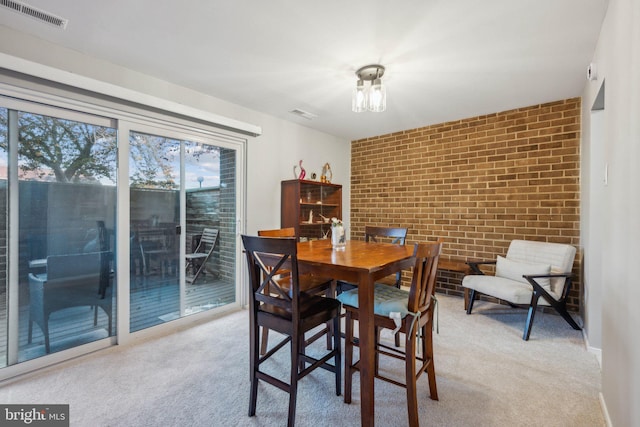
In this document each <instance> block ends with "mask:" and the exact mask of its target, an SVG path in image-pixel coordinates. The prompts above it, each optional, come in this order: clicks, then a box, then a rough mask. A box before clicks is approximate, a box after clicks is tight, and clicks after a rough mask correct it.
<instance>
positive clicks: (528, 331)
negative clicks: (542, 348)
mask: <svg viewBox="0 0 640 427" xmlns="http://www.w3.org/2000/svg"><path fill="white" fill-rule="evenodd" d="M538 298H539V297H538V296H537V295H536V294H535V292H534V294H533V297H532V298H531V305H530V306H529V313H528V314H527V323H526V324H525V325H524V334H523V335H522V339H523V340H525V341H529V335H531V327H532V326H533V318H534V317H535V315H536V308H537V307H538Z"/></svg>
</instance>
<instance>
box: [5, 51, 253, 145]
mask: <svg viewBox="0 0 640 427" xmlns="http://www.w3.org/2000/svg"><path fill="white" fill-rule="evenodd" d="M0 64H2V67H3V68H7V69H9V70H12V71H16V72H19V73H23V74H28V75H31V76H34V77H39V78H42V79H46V80H52V81H55V82H57V83H62V84H65V85H69V86H73V87H77V88H79V89H85V90H89V91H92V92H97V93H101V94H103V95H109V96H113V97H116V98H120V99H124V100H126V101H131V102H135V103H139V104H143V105H147V106H152V107H155V108H160V109H163V110H167V111H172V112H175V113H178V114H182V115H185V116H188V117H193V118H196V119H200V120H204V121H207V122H209V123H212V124H215V125H218V126H222V127H225V128H228V129H234V130H237V131H240V132H242V133H245V134H249V135H252V136H259V135H261V134H262V128H261V127H260V126H256V125H252V124H250V123H245V122H241V121H239V120H235V119H230V118H228V117H223V116H219V115H217V114H214V113H209V112H207V111H203V110H200V109H197V108H193V107H188V106H186V105H183V104H179V103H177V102H174V101H170V100H167V99H163V98H159V97H156V96H153V95H148V94H145V93H142V92H138V91H135V90H132V89H127V88H124V87H121V86H117V85H115V84H111V83H107V82H103V81H101V80H96V79H93V78H90V77H85V76H81V75H78V74H74V73H72V72H70V71H64V70H60V69H58V68H54V67H50V66H48V65H44V64H39V63H37V62H33V61H28V60H26V59H23V58H18V57H15V56H12V55H8V54H6V53H3V52H0Z"/></svg>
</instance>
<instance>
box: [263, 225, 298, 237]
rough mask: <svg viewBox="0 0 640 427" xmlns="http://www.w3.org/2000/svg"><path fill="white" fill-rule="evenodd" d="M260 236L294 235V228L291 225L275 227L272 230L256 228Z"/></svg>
mask: <svg viewBox="0 0 640 427" xmlns="http://www.w3.org/2000/svg"><path fill="white" fill-rule="evenodd" d="M258 236H261V237H296V229H295V228H293V227H288V228H276V229H274V230H258Z"/></svg>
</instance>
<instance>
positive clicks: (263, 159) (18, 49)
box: [0, 26, 351, 233]
mask: <svg viewBox="0 0 640 427" xmlns="http://www.w3.org/2000/svg"><path fill="white" fill-rule="evenodd" d="M0 53H4V54H7V55H10V56H11V57H13V58H21V59H25V60H27V61H31V62H34V63H38V64H42V65H46V66H48V67H53V68H54V70H52V73H51V76H50V78H53V77H54V75H55V74H57V73H56V72H55V71H58V70H62V71H64V72H67V73H73V74H74V75H77V76H79V77H80V76H82V77H89V78H90V79H93V80H95V81H97V82H106V83H109V84H113V85H116V86H117V87H118V88H124V89H126V90H132V91H135V92H137V93H142V94H143V95H148V96H149V102H150V103H151V104H152V105H153V102H154V99H157V98H159V99H162V100H168V101H172V102H174V103H178V104H180V105H183V106H186V107H189V108H193V109H196V110H199V111H203V112H208V113H212V114H215V115H219V116H224V117H226V118H230V119H233V120H237V121H242V122H246V123H249V124H252V125H257V126H260V127H262V135H261V136H259V137H256V138H253V137H249V138H248V139H249V141H248V149H247V164H246V167H247V193H248V194H247V198H248V200H247V218H246V227H247V232H248V233H255V232H256V231H257V230H258V229H260V228H276V227H279V226H280V181H281V180H284V179H291V178H293V165H294V164H297V163H298V161H299V160H300V159H303V160H304V163H303V166H304V167H305V169H306V170H307V172H308V173H309V174H310V173H311V172H312V171H315V172H316V173H318V176H319V174H320V171H321V169H322V165H324V163H326V162H329V163H330V164H331V169H332V171H333V182H334V183H336V184H342V185H343V201H342V203H343V216H344V217H345V218H348V217H349V199H350V191H349V179H350V176H351V169H350V164H351V144H350V141H348V140H344V139H341V138H337V137H334V136H332V135H328V134H325V133H322V132H318V131H315V130H312V129H310V128H307V127H304V126H300V125H298V124H295V123H292V122H287V121H285V120H281V119H278V118H275V117H273V116H268V115H265V114H262V113H259V112H257V111H253V110H250V109H247V108H244V107H242V106H239V105H235V104H231V103H229V102H226V101H223V100H220V99H217V98H213V97H209V96H205V95H202V94H201V93H199V92H196V91H193V90H190V89H187V88H184V87H181V86H178V85H175V84H172V83H169V82H166V81H162V80H159V79H156V78H153V77H150V76H147V75H144V74H141V73H138V72H135V71H132V70H128V69H125V68H122V67H119V66H116V65H114V64H111V63H108V62H106V61H103V60H100V59H96V58H91V57H87V56H85V55H82V54H80V53H78V52H75V51H71V50H68V49H64V48H61V47H59V46H56V45H54V44H51V43H48V42H45V41H43V40H40V39H37V38H35V37H31V36H28V35H25V34H22V33H19V32H16V31H13V30H11V29H9V28H6V27H3V26H0ZM0 66H5V67H6V66H7V65H6V64H0ZM214 77H215V76H212V78H214Z"/></svg>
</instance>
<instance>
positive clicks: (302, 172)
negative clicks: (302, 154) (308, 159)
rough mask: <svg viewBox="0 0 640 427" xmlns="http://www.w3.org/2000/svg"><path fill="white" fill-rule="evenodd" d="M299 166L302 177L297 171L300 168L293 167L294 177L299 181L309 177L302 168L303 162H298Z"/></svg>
mask: <svg viewBox="0 0 640 427" xmlns="http://www.w3.org/2000/svg"><path fill="white" fill-rule="evenodd" d="M298 164H299V165H300V175H298V172H297V169H298V166H296V165H293V176H294V177H296V178H297V179H300V180H302V179H304V177H305V176H307V171H306V170H305V169H304V168H303V167H302V160H300V161H299V162H298Z"/></svg>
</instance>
